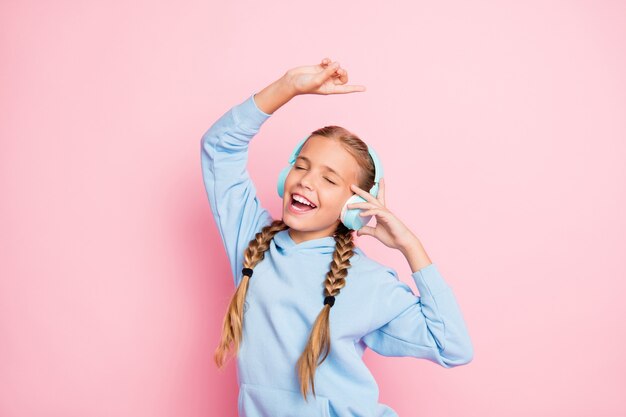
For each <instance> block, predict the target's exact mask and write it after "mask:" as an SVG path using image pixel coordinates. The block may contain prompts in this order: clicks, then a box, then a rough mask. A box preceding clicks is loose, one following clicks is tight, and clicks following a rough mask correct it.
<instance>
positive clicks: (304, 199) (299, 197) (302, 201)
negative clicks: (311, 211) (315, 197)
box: [293, 194, 315, 207]
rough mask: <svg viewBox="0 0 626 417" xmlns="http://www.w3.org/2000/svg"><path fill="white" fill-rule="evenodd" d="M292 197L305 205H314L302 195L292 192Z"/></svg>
mask: <svg viewBox="0 0 626 417" xmlns="http://www.w3.org/2000/svg"><path fill="white" fill-rule="evenodd" d="M293 199H294V200H296V201H299V202H300V203H302V204H306V205H309V206H311V207H315V205H313V203H311V202H310V201H309V200H307V199H306V198H304V197H302V196H299V195H296V194H294V195H293Z"/></svg>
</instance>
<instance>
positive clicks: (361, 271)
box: [348, 247, 399, 285]
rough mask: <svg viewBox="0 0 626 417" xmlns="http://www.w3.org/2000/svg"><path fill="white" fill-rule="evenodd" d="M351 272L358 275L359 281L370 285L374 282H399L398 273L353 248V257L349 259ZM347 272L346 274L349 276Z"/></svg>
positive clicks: (360, 250)
mask: <svg viewBox="0 0 626 417" xmlns="http://www.w3.org/2000/svg"><path fill="white" fill-rule="evenodd" d="M350 263H351V265H352V266H351V268H350V269H351V270H352V271H350V272H352V273H353V274H355V275H357V274H358V275H359V280H360V281H366V284H368V285H371V284H372V282H371V281H369V280H374V281H375V282H377V283H382V282H394V281H399V279H398V273H397V272H396V270H395V269H393V268H392V267H390V266H389V265H385V264H383V263H381V262H379V261H377V260H375V259H373V258H370V257H369V256H367V254H365V252H364V251H363V250H362V249H361V248H359V247H355V248H354V255H352V258H350ZM350 272H348V274H350Z"/></svg>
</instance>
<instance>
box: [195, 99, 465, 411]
mask: <svg viewBox="0 0 626 417" xmlns="http://www.w3.org/2000/svg"><path fill="white" fill-rule="evenodd" d="M254 95H255V93H253V94H252V95H250V96H249V97H248V98H247V99H246V100H244V101H243V102H241V103H240V104H237V105H235V106H233V107H232V108H231V109H229V110H228V111H227V112H226V113H224V114H223V115H222V116H221V117H220V118H219V119H218V120H217V121H216V122H215V123H214V124H213V125H212V126H211V127H210V128H209V129H208V131H207V132H206V133H205V134H204V135H203V136H202V140H201V164H202V174H203V179H204V184H205V187H206V192H207V196H208V198H209V203H210V206H211V210H212V212H213V216H214V218H215V222H216V224H217V228H218V230H219V233H220V236H221V239H222V242H223V244H224V247H225V249H226V254H227V255H228V258H229V261H230V267H231V271H232V275H233V278H234V285H235V286H237V285H239V282H240V280H241V269H242V268H243V254H244V251H245V249H246V248H247V247H248V244H249V242H250V240H251V239H252V238H254V235H255V234H256V233H257V232H259V231H260V230H261V228H262V227H263V226H266V225H268V224H269V223H271V222H272V220H273V219H272V217H271V215H270V213H269V211H268V210H267V209H266V208H265V207H264V206H263V205H262V204H261V202H260V200H259V198H258V196H257V194H256V189H255V186H254V183H253V182H252V181H251V179H250V175H249V173H248V170H247V168H246V165H247V159H248V144H249V142H250V140H251V139H252V138H253V137H254V136H255V134H256V133H257V132H258V131H259V129H260V127H261V125H262V124H263V122H264V121H265V120H267V119H268V118H269V117H270V116H271V115H270V114H267V113H265V112H263V111H262V110H261V109H259V107H258V106H257V104H256V102H255V101H254ZM334 250H335V240H334V238H333V237H332V236H327V237H322V238H317V239H311V240H307V241H304V242H300V243H298V244H296V243H295V242H294V241H293V240H292V239H291V237H290V235H289V233H288V231H287V229H286V230H283V231H281V232H278V233H277V234H276V235H275V236H274V239H273V240H272V242H271V243H270V247H269V249H268V250H267V252H265V257H264V259H263V260H262V261H261V262H260V263H259V264H257V266H256V267H255V268H254V275H253V277H252V278H251V279H250V283H249V288H248V293H247V296H246V302H245V307H244V326H243V341H242V344H241V346H240V351H239V354H238V356H237V382H238V384H239V397H238V411H239V415H240V416H243V417H287V416H298V417H313V416H319V417H331V416H332V417H356V416H359V417H383V416H384V417H391V416H397V414H396V412H395V411H394V410H393V409H392V408H390V407H388V406H387V405H384V404H381V403H379V402H378V385H377V384H376V381H375V379H374V378H373V376H372V374H371V373H370V371H369V369H368V368H367V366H366V365H365V363H364V362H363V360H362V356H363V353H364V351H365V349H366V348H368V347H369V348H370V349H372V350H374V351H375V352H377V353H379V354H381V355H384V356H412V357H415V358H423V359H427V360H429V361H432V362H434V363H437V364H439V365H441V366H443V367H444V368H450V367H454V366H458V365H464V364H467V363H468V362H470V361H471V360H472V358H473V347H472V343H471V340H470V337H469V334H468V331H467V328H466V325H465V323H464V320H463V316H462V314H461V310H460V309H459V306H458V304H457V302H456V299H455V296H454V294H453V292H452V289H451V288H450V286H449V285H448V284H447V283H446V282H445V281H444V280H443V278H442V276H441V275H440V273H439V271H438V269H437V266H436V265H435V264H434V263H431V264H430V265H427V266H425V267H423V268H421V269H420V270H418V271H416V272H414V273H413V274H411V277H412V278H413V280H414V281H415V284H416V285H417V288H418V290H419V294H420V295H419V296H417V295H415V294H414V293H413V291H412V290H411V288H410V287H409V286H408V285H407V284H405V283H404V282H402V281H400V280H399V279H398V274H397V273H396V271H395V270H394V269H392V268H390V267H388V266H385V265H383V264H381V263H378V262H376V261H374V260H373V259H370V258H369V257H367V256H366V255H365V253H364V252H363V251H362V250H361V249H360V248H358V247H355V249H354V255H353V256H352V258H351V259H350V263H351V267H350V268H349V269H348V276H347V277H346V285H345V287H344V288H342V289H341V291H340V293H339V295H338V296H337V297H336V301H335V304H334V306H333V307H332V308H331V310H330V334H331V348H330V354H329V355H328V357H327V358H326V360H325V361H324V362H323V363H322V364H321V365H319V366H318V368H317V370H316V373H315V392H316V394H317V397H314V396H313V395H312V393H311V392H310V391H309V395H308V396H307V400H308V402H305V400H304V398H303V397H302V394H301V393H300V388H299V382H298V379H297V371H296V368H295V365H296V362H297V360H298V358H299V357H300V355H301V354H302V351H303V350H304V347H305V344H306V341H307V339H308V336H309V333H310V331H311V327H312V325H313V322H314V321H315V319H316V317H317V316H318V314H319V313H320V310H321V309H322V307H324V279H325V275H326V273H327V272H328V270H329V265H330V262H331V259H332V253H333V251H334Z"/></svg>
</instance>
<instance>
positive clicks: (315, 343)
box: [214, 125, 375, 401]
mask: <svg viewBox="0 0 626 417" xmlns="http://www.w3.org/2000/svg"><path fill="white" fill-rule="evenodd" d="M314 135H318V136H324V137H327V138H330V139H334V140H337V141H338V142H339V143H340V144H342V145H343V146H344V148H345V149H346V150H347V151H348V152H350V153H351V154H352V156H354V158H355V159H356V161H357V163H358V165H359V168H360V170H359V175H358V186H359V187H360V188H362V189H364V190H369V189H370V188H372V186H373V185H374V174H375V172H374V162H373V161H372V159H371V157H370V155H369V152H368V148H367V145H366V144H365V142H363V141H362V140H361V139H359V137H357V136H356V135H354V134H353V133H351V132H350V131H348V130H347V129H344V128H343V127H340V126H334V125H333V126H325V127H323V128H321V129H318V130H315V131H314V132H312V133H311V135H309V137H308V138H307V140H308V139H310V138H311V137H312V136H314ZM305 143H306V142H305ZM303 146H304V145H303ZM288 228H289V226H287V225H286V224H285V223H284V222H283V221H282V220H274V221H272V223H271V224H269V225H267V226H265V227H263V228H262V229H261V231H260V232H258V233H257V234H256V235H255V237H254V239H252V240H251V241H250V244H249V245H248V247H247V248H246V250H245V253H244V260H243V267H244V268H250V269H254V267H255V266H256V265H257V264H258V263H259V262H261V261H262V260H263V258H264V256H265V251H267V250H268V249H269V246H270V242H271V240H272V239H273V238H274V235H276V233H278V232H280V231H282V230H285V229H288ZM333 237H334V238H335V242H336V244H335V251H334V252H333V255H332V261H331V262H330V268H329V271H328V272H327V273H326V280H325V281H324V287H325V288H324V296H325V297H327V296H332V297H335V296H337V295H338V294H339V292H340V290H341V289H342V288H343V287H344V286H345V285H346V279H345V278H346V276H347V275H348V268H350V258H351V257H352V255H353V254H354V241H353V235H352V229H349V228H347V227H346V226H345V225H344V224H343V223H341V222H340V223H339V224H338V226H337V229H336V230H335V233H334V234H333ZM255 279H257V278H255ZM249 281H250V277H249V276H248V275H246V274H244V275H243V277H242V279H241V282H240V283H239V285H238V286H237V290H236V291H235V294H234V295H233V297H232V299H231V301H230V304H229V306H228V309H227V310H226V314H225V315H224V320H223V325H222V327H223V329H222V335H221V339H220V342H219V345H218V347H217V349H216V350H215V356H214V359H215V363H216V364H217V366H218V367H219V368H222V367H223V366H224V363H225V362H226V356H227V354H228V352H229V350H230V345H231V343H232V344H233V348H234V352H238V351H239V345H240V343H241V338H242V334H243V305H244V303H245V298H246V293H247V291H248V283H249ZM331 307H332V305H331V304H324V306H323V307H322V310H321V311H320V313H319V314H318V316H317V319H316V320H315V322H314V323H313V327H312V328H311V333H310V335H309V339H308V341H307V343H306V347H305V349H304V351H303V352H302V355H301V356H300V359H298V362H297V364H296V370H297V372H298V377H299V380H300V391H301V392H302V395H303V397H304V399H305V401H306V400H307V392H308V390H309V384H310V385H311V388H312V391H313V395H314V396H315V370H316V369H317V366H319V365H321V364H322V363H323V362H324V361H325V360H326V358H327V356H328V354H329V353H330V323H329V316H330V309H331ZM322 355H324V356H323V357H322V359H321V360H319V358H320V356H322Z"/></svg>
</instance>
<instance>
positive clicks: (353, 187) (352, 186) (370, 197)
mask: <svg viewBox="0 0 626 417" xmlns="http://www.w3.org/2000/svg"><path fill="white" fill-rule="evenodd" d="M350 189H351V190H352V191H354V192H355V193H357V194H358V195H360V196H361V197H363V198H364V199H365V200H367V201H371V202H372V203H373V202H377V201H378V200H376V198H375V197H374V196H373V195H371V194H370V193H368V192H367V191H365V190H362V189H361V188H359V186H358V185H356V184H350ZM357 204H358V203H357Z"/></svg>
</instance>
